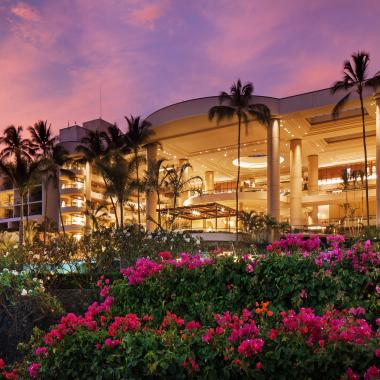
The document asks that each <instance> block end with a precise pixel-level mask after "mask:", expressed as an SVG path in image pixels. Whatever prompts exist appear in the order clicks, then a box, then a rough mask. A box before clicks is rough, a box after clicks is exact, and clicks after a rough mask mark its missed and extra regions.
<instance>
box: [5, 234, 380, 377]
mask: <svg viewBox="0 0 380 380" xmlns="http://www.w3.org/2000/svg"><path fill="white" fill-rule="evenodd" d="M286 239H288V243H289V242H290V241H291V239H293V238H290V237H287V238H286ZM289 239H290V240H289ZM328 241H329V244H330V247H329V248H328V249H327V250H322V249H321V247H320V245H319V244H315V241H313V242H306V243H305V242H304V239H295V240H294V241H293V243H294V244H293V243H292V244H288V243H286V242H279V243H275V244H274V247H273V246H271V247H269V252H268V254H267V255H264V256H260V257H258V256H257V257H253V256H243V257H216V258H202V257H200V256H197V255H195V256H194V255H190V254H181V255H180V256H179V258H177V259H176V258H173V255H172V254H171V253H169V252H160V253H159V254H158V255H157V256H156V258H154V259H153V258H140V259H138V260H137V261H136V262H135V263H134V264H133V265H130V266H129V267H127V268H125V269H123V270H122V274H123V276H124V277H125V278H124V279H123V280H116V281H115V282H114V283H112V285H110V281H109V280H108V279H105V278H104V277H102V278H100V280H99V281H98V282H97V286H99V287H100V289H101V292H100V295H101V296H102V297H104V301H103V302H102V303H100V304H99V303H97V302H95V303H93V304H92V305H90V307H89V308H88V310H87V311H86V313H85V314H84V315H83V316H77V315H75V314H67V315H66V316H64V317H62V318H61V320H60V323H59V324H57V325H56V326H53V327H52V328H51V329H50V331H49V332H48V333H46V334H44V333H42V332H38V331H36V334H35V336H34V337H33V339H32V340H31V342H30V351H29V356H28V357H27V358H26V359H25V360H24V361H23V362H22V363H21V364H20V365H18V366H16V367H15V368H13V369H12V367H9V366H4V364H3V370H2V371H3V375H4V376H5V375H6V374H9V373H11V376H12V374H16V372H17V374H18V375H19V376H20V377H21V378H23V377H27V376H30V377H32V378H41V379H51V378H53V377H57V376H59V378H60V379H72V378H94V379H126V378H128V379H154V378H157V379H158V378H161V379H187V378H202V379H204V378H207V379H217V378H222V379H236V378H241V379H250V378H257V379H292V378H299V379H319V378H320V377H321V376H324V377H325V378H326V379H359V378H360V377H364V378H365V380H370V379H372V380H374V379H378V378H379V377H380V363H379V357H380V346H379V336H380V335H379V334H380V329H379V326H380V318H379V315H378V313H379V309H380V308H379V306H380V305H379V297H380V287H379V266H380V256H379V253H378V252H376V251H375V250H374V247H373V246H372V245H371V243H370V242H365V243H358V244H356V245H354V246H353V247H350V248H348V249H345V248H343V247H342V245H343V243H344V241H343V239H342V238H341V237H331V238H330V239H328ZM280 245H282V248H281V249H280V250H278V249H277V248H276V247H277V246H280ZM274 248H275V249H274ZM263 301H265V302H263ZM337 307H338V308H339V309H338V308H337ZM297 310H298V311H297ZM0 367H1V366H0ZM12 371H14V372H12ZM0 372H1V369H0ZM27 373H28V374H27ZM7 376H8V375H7ZM0 379H1V374H0Z"/></svg>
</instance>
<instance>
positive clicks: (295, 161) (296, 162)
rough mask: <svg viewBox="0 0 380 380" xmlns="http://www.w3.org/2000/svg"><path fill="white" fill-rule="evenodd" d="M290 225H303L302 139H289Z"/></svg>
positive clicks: (297, 226) (295, 226)
mask: <svg viewBox="0 0 380 380" xmlns="http://www.w3.org/2000/svg"><path fill="white" fill-rule="evenodd" d="M290 225H291V226H292V228H301V227H302V226H303V218H302V140H301V139H294V140H291V141H290Z"/></svg>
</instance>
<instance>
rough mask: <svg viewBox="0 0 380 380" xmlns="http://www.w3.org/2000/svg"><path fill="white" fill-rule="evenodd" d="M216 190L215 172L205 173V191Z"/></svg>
mask: <svg viewBox="0 0 380 380" xmlns="http://www.w3.org/2000/svg"><path fill="white" fill-rule="evenodd" d="M213 190H214V172H213V171H206V172H205V191H213Z"/></svg>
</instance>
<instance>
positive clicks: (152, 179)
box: [146, 159, 167, 228]
mask: <svg viewBox="0 0 380 380" xmlns="http://www.w3.org/2000/svg"><path fill="white" fill-rule="evenodd" d="M165 161H166V159H161V160H158V161H156V162H155V164H154V166H153V168H152V172H151V173H149V174H148V173H146V177H147V178H148V180H147V182H146V191H147V192H149V191H152V192H156V194H157V205H158V220H157V224H158V226H159V227H160V228H162V226H161V199H160V198H161V191H162V190H163V188H164V184H165V180H166V176H167V170H166V169H165V168H163V167H162V165H163V163H164V162H165Z"/></svg>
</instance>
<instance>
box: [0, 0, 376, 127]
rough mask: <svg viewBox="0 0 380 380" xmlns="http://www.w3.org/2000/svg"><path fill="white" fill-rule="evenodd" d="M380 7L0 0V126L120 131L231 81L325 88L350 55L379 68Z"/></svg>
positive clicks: (284, 88) (269, 91)
mask: <svg viewBox="0 0 380 380" xmlns="http://www.w3.org/2000/svg"><path fill="white" fill-rule="evenodd" d="M379 14H380V0H313V1H312V0H283V1H281V0H247V1H245V0H202V1H201V0H157V1H153V0H152V1H145V0H144V1H141V0H30V1H14V0H0V129H4V128H5V127H6V126H7V125H9V124H15V125H24V126H25V127H26V126H28V125H31V124H33V123H34V122H35V121H37V120H38V119H44V120H46V119H47V120H48V121H49V122H51V123H52V125H53V127H54V129H55V130H56V131H57V130H58V129H59V128H62V127H64V126H67V123H68V122H69V123H70V124H73V123H74V122H75V121H76V122H77V123H79V124H82V122H83V121H86V120H91V119H94V118H97V117H99V112H100V111H99V89H100V87H102V100H103V102H102V103H103V107H102V109H103V112H102V115H103V118H104V119H106V120H108V121H111V122H117V123H118V125H119V126H120V127H121V128H122V129H125V122H124V121H123V117H124V115H129V114H133V115H140V114H141V115H143V116H147V115H148V114H149V113H151V112H153V111H155V110H157V109H158V108H160V107H164V106H166V105H169V104H171V103H174V102H178V101H182V100H185V99H190V98H196V97H202V96H210V95H217V94H218V93H219V92H220V91H221V90H227V89H228V88H229V87H230V85H231V83H232V82H233V81H235V80H236V79H237V78H239V77H240V78H241V79H242V80H243V81H252V82H253V83H254V85H255V93H256V94H258V95H269V96H274V97H284V96H288V95H294V94H297V93H301V92H307V91H311V90H317V89H320V88H325V87H329V86H330V85H331V84H332V83H333V81H334V80H336V79H340V77H341V72H342V62H343V61H344V59H346V58H348V57H349V55H350V54H351V53H352V52H354V51H357V50H365V51H368V52H369V53H370V54H371V67H370V71H371V73H372V74H374V73H375V72H377V71H379V70H380V22H379Z"/></svg>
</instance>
